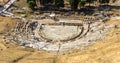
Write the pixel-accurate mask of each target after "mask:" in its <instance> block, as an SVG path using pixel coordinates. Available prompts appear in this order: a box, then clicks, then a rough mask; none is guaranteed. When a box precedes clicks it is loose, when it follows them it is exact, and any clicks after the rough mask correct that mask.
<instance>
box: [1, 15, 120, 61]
mask: <svg viewBox="0 0 120 63" xmlns="http://www.w3.org/2000/svg"><path fill="white" fill-rule="evenodd" d="M16 21H17V20H15V19H11V18H8V17H1V16H0V63H120V28H119V27H120V20H114V21H108V22H107V23H109V24H117V25H119V26H118V27H117V28H113V29H111V30H110V31H109V32H108V33H107V34H108V36H107V37H106V38H105V39H102V40H98V41H97V42H96V43H94V44H93V45H90V46H88V47H86V48H85V49H84V50H82V51H78V50H74V51H73V52H70V53H68V54H64V55H54V53H49V52H46V51H38V50H36V49H32V48H24V47H22V46H19V45H18V44H17V43H14V42H11V41H8V40H3V39H2V38H4V37H3V35H4V33H5V31H10V30H11V29H12V28H13V27H14V25H15V24H16Z"/></svg>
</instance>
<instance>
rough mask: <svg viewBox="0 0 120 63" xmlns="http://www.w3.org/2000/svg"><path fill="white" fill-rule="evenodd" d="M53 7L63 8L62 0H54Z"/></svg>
mask: <svg viewBox="0 0 120 63" xmlns="http://www.w3.org/2000/svg"><path fill="white" fill-rule="evenodd" d="M55 5H56V6H57V7H58V8H59V7H64V0H55Z"/></svg>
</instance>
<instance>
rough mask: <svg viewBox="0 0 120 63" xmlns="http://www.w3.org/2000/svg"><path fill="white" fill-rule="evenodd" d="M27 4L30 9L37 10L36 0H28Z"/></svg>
mask: <svg viewBox="0 0 120 63" xmlns="http://www.w3.org/2000/svg"><path fill="white" fill-rule="evenodd" d="M27 3H28V4H29V7H30V8H31V9H32V10H34V9H35V6H36V3H35V0H27Z"/></svg>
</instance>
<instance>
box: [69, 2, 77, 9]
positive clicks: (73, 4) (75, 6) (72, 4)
mask: <svg viewBox="0 0 120 63" xmlns="http://www.w3.org/2000/svg"><path fill="white" fill-rule="evenodd" d="M69 2H70V6H71V9H73V10H75V9H77V8H78V4H79V0H70V1H69Z"/></svg>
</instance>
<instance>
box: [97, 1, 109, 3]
mask: <svg viewBox="0 0 120 63" xmlns="http://www.w3.org/2000/svg"><path fill="white" fill-rule="evenodd" d="M99 2H100V3H109V0H99Z"/></svg>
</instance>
